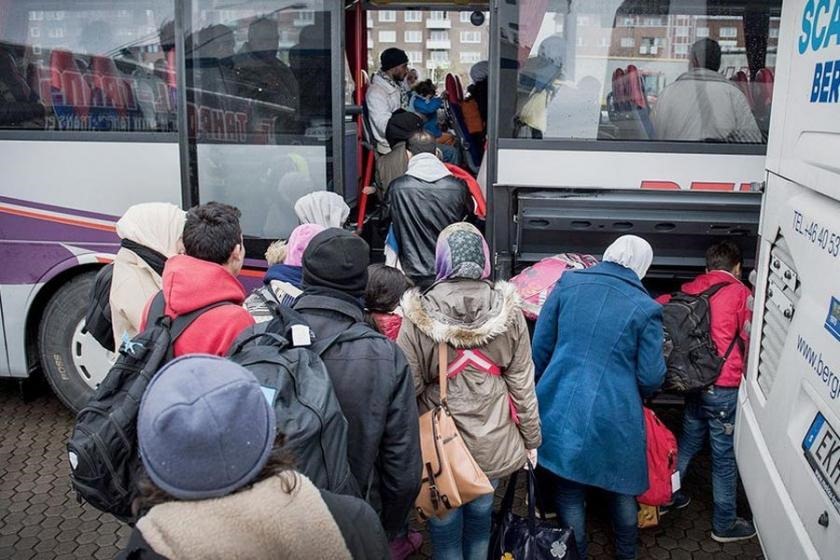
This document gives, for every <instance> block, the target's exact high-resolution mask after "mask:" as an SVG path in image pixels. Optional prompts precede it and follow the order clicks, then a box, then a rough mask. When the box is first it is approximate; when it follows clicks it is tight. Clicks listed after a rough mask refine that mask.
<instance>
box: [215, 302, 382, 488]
mask: <svg viewBox="0 0 840 560" xmlns="http://www.w3.org/2000/svg"><path fill="white" fill-rule="evenodd" d="M277 312H278V315H277V317H276V318H275V319H273V320H272V321H270V322H265V323H259V324H257V325H254V326H253V327H251V328H249V329H248V330H246V331H245V332H244V333H242V334H241V335H240V336H239V338H238V340H237V342H236V343H235V344H234V346H233V349H232V350H231V351H230V353H229V354H228V358H229V359H230V360H231V361H233V362H235V363H237V364H240V365H241V366H243V367H245V368H246V369H248V370H249V371H250V372H251V373H253V374H254V376H255V377H256V378H257V380H258V381H259V382H260V384H261V385H262V386H263V391H264V392H265V394H266V398H268V399H269V401H270V402H271V403H272V405H273V406H274V410H275V412H276V414H277V431H278V432H280V433H283V434H284V435H285V438H286V439H285V445H286V448H287V449H289V451H290V452H291V453H292V455H293V457H294V458H295V460H296V463H297V468H298V470H299V471H300V472H301V473H303V474H304V475H306V476H307V477H308V478H309V479H310V480H311V481H312V483H313V484H315V486H317V487H318V488H320V489H322V490H328V491H330V492H335V493H338V494H347V495H352V496H361V495H362V492H360V488H359V483H358V481H357V480H356V479H355V478H354V477H353V474H352V472H351V471H350V463H349V461H348V458H347V457H348V456H347V420H346V419H345V418H344V414H343V413H342V411H341V405H340V404H339V402H338V398H337V397H336V395H335V392H334V391H333V386H332V380H331V379H330V376H329V373H328V372H327V368H326V366H325V365H324V362H323V361H322V360H321V358H320V356H321V355H322V354H323V353H324V352H325V351H326V350H327V349H328V348H330V347H331V346H333V345H334V344H337V343H341V342H349V341H352V340H359V339H362V338H372V337H378V336H380V335H379V334H378V333H376V332H373V331H371V330H370V328H369V327H367V326H366V325H364V324H361V323H358V324H356V325H353V326H352V327H350V328H349V329H347V330H345V331H342V332H341V333H339V334H338V335H336V336H333V337H331V338H328V339H325V340H322V341H316V342H315V343H314V344H312V345H311V346H309V347H302V346H297V347H296V346H293V345H292V343H291V342H290V341H291V340H292V339H293V336H292V335H291V330H292V328H299V327H304V328H305V329H306V330H307V332H309V331H308V329H309V327H308V325H307V324H306V320H305V319H304V318H303V317H302V316H300V314H299V313H297V312H296V311H294V310H293V309H291V308H289V307H285V306H283V307H282V308H280V309H279V310H277ZM368 485H369V484H368ZM365 492H367V490H365Z"/></svg>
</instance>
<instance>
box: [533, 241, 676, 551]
mask: <svg viewBox="0 0 840 560" xmlns="http://www.w3.org/2000/svg"><path fill="white" fill-rule="evenodd" d="M652 261H653V250H652V249H651V247H650V244H649V243H648V242H647V241H645V240H644V239H641V238H639V237H636V236H633V235H626V236H624V237H621V238H619V239H618V240H617V241H616V242H615V243H613V244H612V245H610V246H609V248H607V250H606V252H605V253H604V258H603V262H602V263H601V264H598V265H596V266H594V267H592V268H589V269H585V270H575V271H570V272H567V273H565V274H564V275H563V276H562V277H561V278H560V281H559V282H558V283H557V286H556V287H555V288H554V291H552V293H551V295H550V296H549V297H548V300H547V301H546V303H545V306H544V307H543V310H542V312H541V313H540V317H539V320H538V321H537V327H536V332H535V333H534V340H533V357H534V366H535V368H536V375H537V379H538V382H537V399H538V401H539V409H540V417H541V419H542V434H543V445H542V447H540V450H539V458H540V465H542V466H543V467H545V469H547V470H548V471H549V472H550V473H551V474H552V475H553V482H554V491H555V507H556V511H557V515H558V517H559V519H560V522H561V525H563V526H565V527H572V528H573V529H574V532H575V540H576V542H577V546H578V552H579V553H580V556H581V558H586V492H587V490H588V489H589V488H591V487H595V488H599V489H601V490H603V491H605V492H606V493H607V495H608V497H609V498H610V500H609V501H610V514H611V517H612V524H613V529H614V531H613V532H614V534H615V541H616V542H615V551H616V558H619V559H630V558H636V541H637V537H638V531H637V528H636V524H637V517H636V516H637V509H636V508H637V506H636V496H638V495H639V494H642V493H644V491H645V490H647V488H648V476H647V460H646V455H645V431H644V430H645V427H644V419H643V411H642V399H643V398H644V397H647V396H649V395H650V394H652V393H653V392H654V391H656V390H657V389H659V386H660V385H661V384H662V381H663V380H664V377H665V360H664V358H663V342H664V334H663V330H662V308H661V306H660V305H659V304H658V303H656V302H655V301H654V300H653V299H651V297H650V296H649V295H648V292H647V290H645V288H644V286H642V282H641V279H642V278H643V277H644V276H645V274H647V270H648V268H649V267H650V265H651V262H652Z"/></svg>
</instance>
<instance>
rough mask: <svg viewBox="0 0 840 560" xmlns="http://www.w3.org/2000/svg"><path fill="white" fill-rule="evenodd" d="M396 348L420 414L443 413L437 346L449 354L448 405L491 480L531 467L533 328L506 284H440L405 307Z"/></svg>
mask: <svg viewBox="0 0 840 560" xmlns="http://www.w3.org/2000/svg"><path fill="white" fill-rule="evenodd" d="M402 309H403V312H404V319H403V325H402V329H401V330H400V336H399V338H398V339H397V344H399V346H400V347H401V348H402V349H403V352H404V353H405V355H406V358H407V359H408V362H409V364H410V366H411V369H412V372H413V374H414V387H415V391H416V393H417V398H418V408H419V409H420V412H421V414H422V413H423V412H425V411H427V410H430V409H432V408H434V407H435V406H437V405H438V403H439V402H440V387H439V385H438V369H437V368H438V366H437V363H438V358H437V355H438V343H439V342H445V343H446V344H447V345H448V347H449V349H448V354H449V355H448V363H449V368H448V374H447V375H448V403H449V410H450V411H451V413H452V416H453V418H454V419H455V424H456V425H457V427H458V430H459V432H460V433H461V437H462V438H463V439H464V443H465V444H466V445H467V448H468V449H469V450H470V453H472V455H473V457H474V458H475V460H476V462H477V463H478V465H479V466H480V467H481V469H482V470H483V471H484V472H485V474H487V476H488V477H489V478H490V479H494V478H499V477H503V476H507V475H508V474H510V473H512V472H514V471H516V470H517V469H519V468H521V467H522V466H523V465H524V464H525V457H526V454H525V450H526V449H536V448H537V447H539V446H540V443H541V441H542V437H541V435H540V418H539V411H538V409H537V398H536V393H535V391H534V364H533V362H532V361H531V347H530V341H529V338H528V328H527V326H526V323H525V318H524V316H523V315H522V309H521V301H520V299H519V296H518V294H517V293H516V289H515V288H514V286H513V285H511V284H509V283H507V282H497V283H496V284H495V285H493V284H491V283H490V282H486V281H475V280H456V281H448V282H440V283H438V284H436V285H435V286H433V287H432V288H431V289H430V290H428V291H427V292H426V293H421V292H420V291H419V290H417V289H414V290H410V291H409V292H407V293H406V294H405V295H404V296H403V299H402Z"/></svg>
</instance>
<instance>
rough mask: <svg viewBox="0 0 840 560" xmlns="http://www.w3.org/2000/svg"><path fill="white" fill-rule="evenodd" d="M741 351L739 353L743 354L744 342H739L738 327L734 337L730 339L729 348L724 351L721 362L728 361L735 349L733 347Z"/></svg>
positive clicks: (739, 332)
mask: <svg viewBox="0 0 840 560" xmlns="http://www.w3.org/2000/svg"><path fill="white" fill-rule="evenodd" d="M736 344H737V345H738V347H739V348H740V349H741V352H742V353H743V352H744V341H743V340H741V327H738V328H737V329H736V330H735V337H734V338H733V339H732V342H730V343H729V348H727V349H726V353H725V354H724V355H723V361H726V360H728V359H729V355H730V354H732V350H734V349H735V345H736Z"/></svg>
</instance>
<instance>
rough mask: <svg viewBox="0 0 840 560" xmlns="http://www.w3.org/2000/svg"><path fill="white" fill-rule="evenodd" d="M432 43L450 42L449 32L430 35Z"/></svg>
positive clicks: (433, 32) (435, 32)
mask: <svg viewBox="0 0 840 560" xmlns="http://www.w3.org/2000/svg"><path fill="white" fill-rule="evenodd" d="M429 40H430V41H448V40H449V31H432V32H430V33H429Z"/></svg>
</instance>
